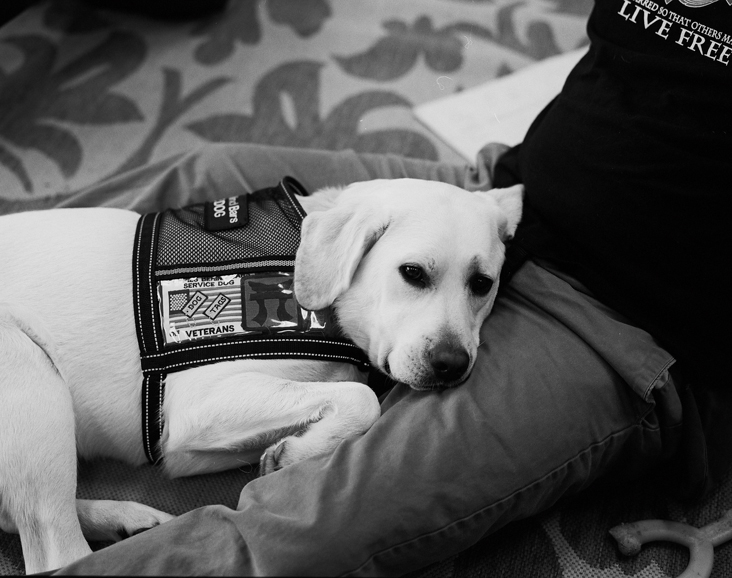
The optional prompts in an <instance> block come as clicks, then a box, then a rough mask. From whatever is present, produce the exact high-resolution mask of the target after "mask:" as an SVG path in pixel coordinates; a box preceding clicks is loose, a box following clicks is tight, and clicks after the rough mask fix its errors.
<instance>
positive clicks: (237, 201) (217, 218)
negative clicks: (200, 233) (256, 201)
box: [204, 195, 249, 231]
mask: <svg viewBox="0 0 732 578" xmlns="http://www.w3.org/2000/svg"><path fill="white" fill-rule="evenodd" d="M248 207H249V204H248V203H247V198H246V195H240V196H238V197H229V198H227V199H219V200H218V201H212V202H209V203H206V204H205V208H204V214H205V222H206V230H208V231H226V230H228V229H236V228H237V227H244V226H246V224H247V223H248V222H249V211H248Z"/></svg>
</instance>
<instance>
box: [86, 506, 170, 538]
mask: <svg viewBox="0 0 732 578" xmlns="http://www.w3.org/2000/svg"><path fill="white" fill-rule="evenodd" d="M76 503H77V513H78V514H79V522H80V523H81V529H82V531H83V532H84V537H85V538H86V539H87V540H101V541H107V540H112V541H114V542H119V541H120V540H124V539H125V538H129V537H130V536H134V535H135V534H139V533H140V532H144V531H145V530H149V529H150V528H154V527H155V526H159V525H160V524H163V523H165V522H168V521H170V520H172V519H173V518H174V517H175V516H171V515H170V514H166V513H165V512H161V511H160V510H156V509H154V508H151V507H149V506H145V505H143V504H138V503H137V502H116V501H113V500H77V502H76Z"/></svg>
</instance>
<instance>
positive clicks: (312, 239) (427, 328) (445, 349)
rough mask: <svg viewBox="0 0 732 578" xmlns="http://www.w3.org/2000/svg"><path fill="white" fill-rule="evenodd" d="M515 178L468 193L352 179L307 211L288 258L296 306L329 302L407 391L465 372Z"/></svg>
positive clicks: (487, 303) (488, 303) (495, 271)
mask: <svg viewBox="0 0 732 578" xmlns="http://www.w3.org/2000/svg"><path fill="white" fill-rule="evenodd" d="M522 195H523V187H521V186H516V187H511V188H508V189H494V190H492V191H489V192H476V193H469V192H467V191H465V190H463V189H460V188H458V187H454V186H451V185H447V184H444V183H437V182H431V181H421V180H415V179H396V180H377V181H367V182H362V183H355V184H353V185H350V186H349V187H347V188H346V189H345V190H344V191H343V192H342V193H341V194H340V196H338V197H337V199H336V202H335V204H334V206H333V208H330V209H328V210H325V211H320V212H313V213H311V214H309V215H308V216H307V217H306V218H305V221H304V222H303V228H302V241H301V244H300V248H299V250H298V252H297V257H296V263H295V295H296V297H297V299H298V301H299V303H300V304H301V305H302V307H304V308H305V309H309V310H320V309H325V308H326V307H329V306H331V305H332V306H333V307H334V308H335V310H336V313H337V316H338V319H339V321H340V324H341V327H342V329H343V331H344V333H345V334H346V335H347V336H348V337H349V338H350V339H352V340H353V341H354V343H356V344H357V345H358V346H359V347H361V348H362V349H363V350H364V351H366V352H367V354H368V356H369V359H370V361H371V363H372V365H374V366H375V367H378V368H379V369H380V370H381V371H383V372H384V373H386V374H388V375H389V376H391V377H392V378H393V379H395V380H397V381H400V382H402V383H406V384H408V385H409V386H411V387H412V388H414V389H420V390H422V389H435V388H443V387H452V386H455V385H458V384H460V383H462V382H463V381H464V380H465V379H467V377H468V375H470V371H471V369H472V367H473V364H474V362H475V357H476V352H477V348H478V341H479V337H478V334H479V331H480V326H481V324H482V323H483V321H484V320H485V318H486V317H487V316H488V313H489V312H490V310H491V308H492V306H493V302H494V301H495V298H496V292H497V290H498V276H499V273H500V270H501V266H502V265H503V260H504V241H505V240H506V239H508V238H510V237H511V236H512V235H513V233H514V231H515V230H516V226H517V225H518V222H519V220H520V218H521V208H522Z"/></svg>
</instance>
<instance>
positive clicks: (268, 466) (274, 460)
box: [259, 438, 287, 477]
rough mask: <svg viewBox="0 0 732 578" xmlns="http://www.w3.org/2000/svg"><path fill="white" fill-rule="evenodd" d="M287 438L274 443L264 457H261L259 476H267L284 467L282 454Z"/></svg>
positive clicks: (265, 451)
mask: <svg viewBox="0 0 732 578" xmlns="http://www.w3.org/2000/svg"><path fill="white" fill-rule="evenodd" d="M286 444H287V440H286V438H285V439H281V440H280V441H278V442H276V443H273V444H272V445H271V446H269V447H268V448H267V449H266V450H264V453H263V454H262V457H261V458H260V459H259V476H260V477H262V476H266V475H267V474H271V473H272V472H275V471H277V470H280V469H282V467H283V464H282V455H283V453H284V451H285V446H286Z"/></svg>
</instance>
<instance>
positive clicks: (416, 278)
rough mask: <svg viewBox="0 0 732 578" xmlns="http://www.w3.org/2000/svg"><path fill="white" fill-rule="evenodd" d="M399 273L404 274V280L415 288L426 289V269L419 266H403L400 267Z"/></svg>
mask: <svg viewBox="0 0 732 578" xmlns="http://www.w3.org/2000/svg"><path fill="white" fill-rule="evenodd" d="M399 273H401V274H402V277H403V278H404V280H405V281H406V282H407V283H409V284H410V285H414V286H415V287H424V286H426V285H427V280H426V279H425V276H424V269H422V267H419V266H417V265H402V266H401V267H399Z"/></svg>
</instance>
